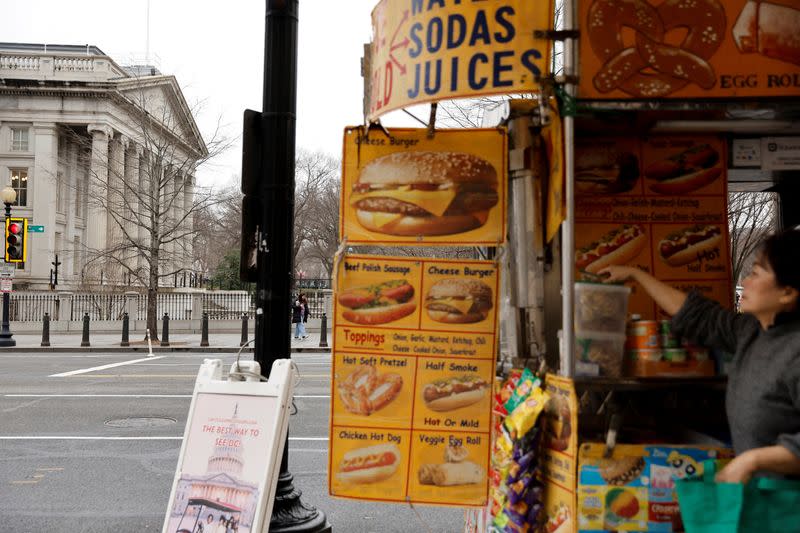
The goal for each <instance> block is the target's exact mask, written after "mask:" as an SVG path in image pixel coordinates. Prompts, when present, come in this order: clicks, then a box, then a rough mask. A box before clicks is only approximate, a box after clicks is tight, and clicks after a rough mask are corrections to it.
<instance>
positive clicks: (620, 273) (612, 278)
mask: <svg viewBox="0 0 800 533" xmlns="http://www.w3.org/2000/svg"><path fill="white" fill-rule="evenodd" d="M637 272H641V271H640V270H639V269H638V268H633V267H629V266H622V265H610V266H607V267H605V268H603V269H602V270H599V271H598V272H597V274H598V275H599V276H601V277H602V278H603V281H604V282H606V283H617V282H621V281H622V282H625V281H628V280H629V279H631V278H633V277H635V276H636V273H637Z"/></svg>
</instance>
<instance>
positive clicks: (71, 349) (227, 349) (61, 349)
mask: <svg viewBox="0 0 800 533" xmlns="http://www.w3.org/2000/svg"><path fill="white" fill-rule="evenodd" d="M6 351H9V352H14V353H42V352H58V353H86V352H100V353H109V352H125V353H149V350H148V349H147V348H146V347H138V346H127V347H122V346H105V347H103V346H88V347H76V346H47V347H32V346H22V347H16V346H15V347H10V348H0V357H2V356H3V352H6ZM175 352H192V353H237V352H239V348H238V347H234V346H219V347H215V346H202V347H201V346H153V353H175ZM242 353H253V349H252V348H245V349H244V350H242ZM291 353H331V349H330V348H314V347H309V348H292V349H291Z"/></svg>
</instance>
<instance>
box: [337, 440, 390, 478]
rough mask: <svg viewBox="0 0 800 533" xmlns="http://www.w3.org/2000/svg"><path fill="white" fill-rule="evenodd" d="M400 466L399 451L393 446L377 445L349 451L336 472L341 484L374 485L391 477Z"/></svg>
mask: <svg viewBox="0 0 800 533" xmlns="http://www.w3.org/2000/svg"><path fill="white" fill-rule="evenodd" d="M399 466H400V449H399V448H398V447H397V446H395V445H394V444H377V445H375V446H367V447H365V448H357V449H355V450H350V451H349V452H346V453H345V454H344V457H343V458H342V461H341V462H340V463H339V467H338V469H337V471H336V477H337V478H338V479H339V481H341V482H342V483H352V484H362V483H376V482H378V481H383V480H384V479H387V478H389V477H391V475H392V474H394V473H395V472H397V469H398V467H399Z"/></svg>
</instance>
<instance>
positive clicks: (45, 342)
mask: <svg viewBox="0 0 800 533" xmlns="http://www.w3.org/2000/svg"><path fill="white" fill-rule="evenodd" d="M42 346H50V315H49V314H48V313H45V314H44V318H43V319H42Z"/></svg>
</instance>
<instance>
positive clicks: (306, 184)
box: [293, 150, 341, 272]
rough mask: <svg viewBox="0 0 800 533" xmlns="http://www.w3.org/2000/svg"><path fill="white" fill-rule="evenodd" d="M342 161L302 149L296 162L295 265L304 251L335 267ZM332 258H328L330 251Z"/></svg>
mask: <svg viewBox="0 0 800 533" xmlns="http://www.w3.org/2000/svg"><path fill="white" fill-rule="evenodd" d="M340 167H341V164H340V163H339V161H338V160H337V159H335V158H333V157H331V156H329V155H327V154H325V153H323V152H308V151H305V150H299V151H298V153H297V157H296V161H295V195H294V198H295V200H294V202H295V203H294V243H293V257H294V264H295V265H297V264H298V259H299V257H300V251H301V250H302V249H303V248H308V252H309V254H310V255H311V256H313V257H314V258H315V259H318V260H319V261H320V262H321V263H322V264H323V265H324V266H325V268H326V269H328V272H330V269H331V268H332V267H331V266H330V265H331V264H332V261H333V253H334V252H335V251H336V246H337V239H338V235H337V233H338V228H339V170H340ZM330 250H332V251H331V252H330V256H328V255H327V253H328V251H330Z"/></svg>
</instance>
